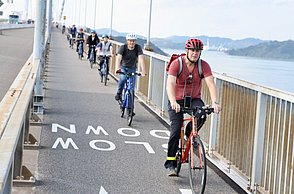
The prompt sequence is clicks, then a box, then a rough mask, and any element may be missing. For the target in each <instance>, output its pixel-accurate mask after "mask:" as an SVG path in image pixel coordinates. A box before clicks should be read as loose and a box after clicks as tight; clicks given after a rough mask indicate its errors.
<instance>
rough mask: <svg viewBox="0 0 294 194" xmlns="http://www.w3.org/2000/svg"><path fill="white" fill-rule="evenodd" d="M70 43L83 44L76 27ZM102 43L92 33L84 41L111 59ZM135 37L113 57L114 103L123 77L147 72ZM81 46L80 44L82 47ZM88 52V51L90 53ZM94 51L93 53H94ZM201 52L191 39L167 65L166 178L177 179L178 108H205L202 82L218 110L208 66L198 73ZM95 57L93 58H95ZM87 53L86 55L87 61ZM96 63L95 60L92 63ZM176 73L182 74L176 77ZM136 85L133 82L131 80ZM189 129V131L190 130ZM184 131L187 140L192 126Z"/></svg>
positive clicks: (128, 38)
mask: <svg viewBox="0 0 294 194" xmlns="http://www.w3.org/2000/svg"><path fill="white" fill-rule="evenodd" d="M69 33H70V34H71V39H73V38H75V37H77V39H78V40H82V41H85V36H84V35H83V29H80V30H79V32H78V33H77V30H76V28H75V25H73V26H72V28H70V29H69ZM102 37H103V41H102V43H100V41H99V38H98V36H97V34H96V32H95V31H92V32H91V36H89V37H88V39H87V42H86V44H87V46H89V47H90V46H91V45H95V46H96V50H97V51H98V52H102V53H103V54H104V55H106V54H107V55H110V56H111V55H112V45H111V43H110V42H109V40H108V39H109V37H108V36H105V35H103V36H102ZM136 40H137V36H136V34H133V33H130V34H128V35H127V36H126V43H125V44H124V45H122V46H121V47H120V48H119V49H118V51H117V53H116V54H117V56H116V62H115V66H116V69H117V71H116V73H119V72H124V74H119V82H118V89H117V93H116V95H115V100H117V101H119V100H121V99H122V93H123V89H124V85H125V83H126V75H125V74H126V73H135V72H136V71H137V63H138V64H139V65H140V66H141V72H140V73H141V75H142V76H145V75H146V68H145V62H144V56H143V50H142V47H141V46H140V45H139V44H137V43H136ZM82 41H81V42H80V43H79V44H81V43H83V42H82ZM89 50H90V49H89ZM96 50H95V51H96ZM202 50H203V43H202V41H201V40H199V39H196V38H191V39H188V40H187V41H186V44H185V55H183V56H180V57H181V62H180V60H174V61H173V62H172V63H171V64H170V68H169V70H168V76H167V87H166V90H167V96H168V113H169V118H170V121H171V124H170V132H171V133H170V138H169V140H168V151H167V158H166V161H165V163H164V167H165V168H166V169H167V175H168V176H176V175H177V173H176V152H177V150H178V147H179V139H180V130H181V126H182V122H183V113H182V112H181V111H180V110H181V109H180V108H181V107H183V106H184V104H185V103H186V101H187V100H189V101H190V102H189V104H190V107H191V108H196V107H198V106H204V102H203V101H202V99H201V87H202V81H203V80H204V81H205V83H206V85H207V86H208V89H209V93H210V97H211V100H212V107H213V108H214V112H215V113H219V112H220V110H221V107H220V104H219V101H218V96H217V90H216V85H215V82H214V77H213V75H212V71H211V68H210V65H209V64H208V63H207V62H206V61H204V60H201V61H200V65H201V66H202V71H203V77H201V76H200V75H199V72H198V66H197V65H198V64H199V63H198V61H199V60H200V56H201V52H202ZM95 56H96V54H95ZM89 57H90V53H89V52H88V58H89ZM94 60H95V61H96V58H95V59H94ZM179 72H181V73H180V74H179ZM133 81H134V83H135V79H134V80H133ZM205 119H206V117H197V123H198V125H201V124H203V123H204V121H205ZM189 128H190V129H189ZM186 131H188V134H186V135H187V136H189V131H191V124H190V123H189V124H188V125H187V128H186Z"/></svg>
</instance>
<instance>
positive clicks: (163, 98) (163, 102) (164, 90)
mask: <svg viewBox="0 0 294 194" xmlns="http://www.w3.org/2000/svg"><path fill="white" fill-rule="evenodd" d="M166 66H167V62H165V63H164V71H163V87H162V103H161V114H162V115H163V114H164V104H165V102H166V101H167V99H166V97H165V96H166V95H165V94H166V81H167V73H166V71H165V70H166Z"/></svg>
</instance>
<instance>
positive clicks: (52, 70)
mask: <svg viewBox="0 0 294 194" xmlns="http://www.w3.org/2000/svg"><path fill="white" fill-rule="evenodd" d="M52 33H53V34H52V42H51V49H50V54H49V64H48V68H47V71H48V72H47V82H46V88H47V89H46V93H45V95H46V98H45V105H44V106H45V114H44V120H43V128H42V134H41V142H40V143H41V149H40V152H39V162H38V166H39V170H38V174H37V180H38V184H37V186H36V193H50V194H51V193H52V194H63V193H64V194H68V193H70V194H73V193H82V194H85V193H89V194H90V193H91V194H92V193H97V194H98V193H100V194H106V193H109V194H111V193H114V194H124V193H126V194H138V193H146V194H152V193H160V194H162V193H169V194H172V193H175V194H176V193H177V194H178V193H189V189H190V186H189V177H188V171H187V166H186V165H184V166H183V167H182V171H181V174H180V176H179V177H167V176H166V171H165V169H164V167H163V164H164V161H165V156H166V152H165V149H164V145H165V144H166V143H167V139H168V134H169V130H168V128H166V127H165V126H164V125H163V124H162V123H161V122H160V121H158V120H157V119H156V118H155V116H154V115H152V114H150V113H149V112H148V111H147V110H146V109H145V108H144V107H143V106H142V105H141V104H140V103H139V102H138V101H137V100H136V102H135V112H136V116H135V117H134V121H133V123H132V127H131V128H130V127H128V126H127V121H126V119H125V118H121V117H120V111H119V107H118V104H117V102H116V101H115V100H114V96H115V93H116V89H117V83H116V81H115V80H113V79H112V78H111V79H110V81H109V84H108V86H104V85H103V84H102V83H100V79H99V77H98V72H97V68H96V66H95V68H93V69H90V65H89V62H88V61H86V60H82V61H81V60H79V59H78V55H77V53H76V52H75V49H70V48H69V47H68V43H67V41H66V37H65V36H63V35H62V34H61V32H60V31H58V30H56V29H54V30H53V32H52ZM205 193H207V194H209V193H210V194H216V193H227V194H233V193H238V191H235V190H234V189H233V188H232V187H231V186H230V185H228V184H227V183H226V182H225V181H224V180H223V179H221V178H220V177H219V175H218V174H216V173H215V172H214V171H213V170H211V169H210V168H209V169H208V180H207V185H206V192H205Z"/></svg>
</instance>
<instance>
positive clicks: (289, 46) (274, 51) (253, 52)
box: [227, 40, 294, 60]
mask: <svg viewBox="0 0 294 194" xmlns="http://www.w3.org/2000/svg"><path fill="white" fill-rule="evenodd" d="M227 53H228V54H229V55H238V56H248V57H260V58H266V59H280V60H294V41H293V40H288V41H282V42H279V41H270V42H264V43H260V44H258V45H255V46H249V47H246V48H242V49H232V50H229V51H227Z"/></svg>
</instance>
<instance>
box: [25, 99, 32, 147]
mask: <svg viewBox="0 0 294 194" xmlns="http://www.w3.org/2000/svg"><path fill="white" fill-rule="evenodd" d="M30 116H31V101H30V102H29V105H28V108H27V112H26V115H25V119H24V127H25V129H24V141H25V142H29V127H30Z"/></svg>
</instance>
